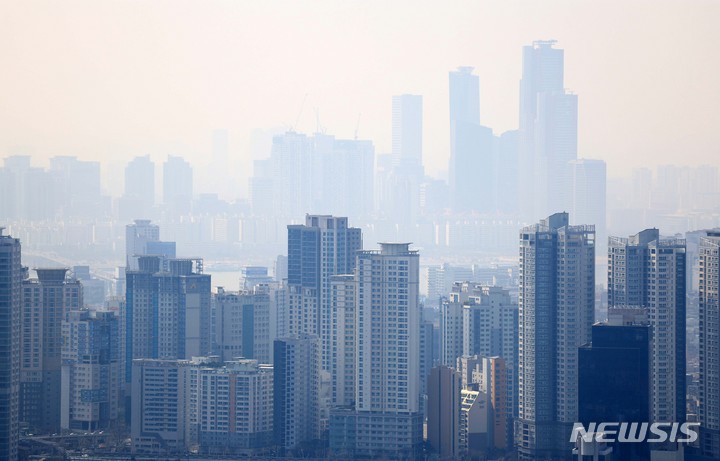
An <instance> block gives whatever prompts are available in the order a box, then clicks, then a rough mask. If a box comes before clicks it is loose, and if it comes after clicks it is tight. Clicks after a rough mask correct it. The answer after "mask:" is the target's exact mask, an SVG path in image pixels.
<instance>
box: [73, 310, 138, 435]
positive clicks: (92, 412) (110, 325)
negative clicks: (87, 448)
mask: <svg viewBox="0 0 720 461" xmlns="http://www.w3.org/2000/svg"><path fill="white" fill-rule="evenodd" d="M62 329H63V345H62V386H61V396H62V397H61V403H60V424H61V427H62V428H63V429H80V430H86V431H94V430H97V429H100V428H106V427H108V426H109V425H110V424H111V423H113V422H115V421H116V420H117V418H118V413H119V404H120V397H119V394H120V389H121V384H124V377H121V376H120V370H121V365H122V361H123V360H124V357H121V356H120V330H119V324H118V317H117V316H115V314H114V313H113V312H109V311H92V312H91V311H70V312H68V314H67V318H66V320H64V321H63V323H62Z"/></svg>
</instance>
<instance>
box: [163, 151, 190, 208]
mask: <svg viewBox="0 0 720 461" xmlns="http://www.w3.org/2000/svg"><path fill="white" fill-rule="evenodd" d="M192 199H193V170H192V167H191V166H190V164H189V163H188V162H187V161H185V160H184V159H183V158H181V157H174V156H172V155H170V156H168V158H167V160H166V161H165V163H163V203H164V204H165V208H166V210H167V212H168V213H170V215H171V216H179V215H183V214H187V213H189V212H190V211H191V206H192Z"/></svg>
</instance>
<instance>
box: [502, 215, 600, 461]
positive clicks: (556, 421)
mask: <svg viewBox="0 0 720 461" xmlns="http://www.w3.org/2000/svg"><path fill="white" fill-rule="evenodd" d="M570 287H572V288H571V289H570ZM594 307H595V229H594V227H593V226H591V225H584V226H570V225H569V217H568V214H567V213H556V214H554V215H552V216H550V217H548V218H547V219H543V220H542V221H541V222H540V223H539V224H535V225H532V226H529V227H526V228H524V229H523V230H522V231H521V232H520V289H519V319H520V325H519V332H518V333H519V344H520V346H519V351H518V382H519V390H518V400H519V401H518V420H517V421H516V423H515V442H516V445H517V446H518V450H519V453H518V454H519V457H520V459H521V460H538V459H546V458H547V457H550V458H552V459H554V460H559V459H565V458H567V457H569V455H570V451H571V448H572V447H571V446H570V444H569V443H568V438H569V434H570V433H571V431H572V427H573V423H575V422H576V421H577V417H578V398H577V383H578V360H577V357H578V347H579V346H581V345H583V344H585V343H587V342H589V341H590V331H591V326H592V323H593V320H594Z"/></svg>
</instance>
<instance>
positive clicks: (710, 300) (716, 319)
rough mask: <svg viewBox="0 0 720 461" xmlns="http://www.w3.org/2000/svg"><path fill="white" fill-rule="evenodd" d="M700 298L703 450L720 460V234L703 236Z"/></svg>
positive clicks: (711, 232) (713, 233)
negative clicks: (719, 268) (719, 271)
mask: <svg viewBox="0 0 720 461" xmlns="http://www.w3.org/2000/svg"><path fill="white" fill-rule="evenodd" d="M699 260H700V261H699V268H700V271H699V272H700V274H699V277H698V286H699V297H700V447H701V449H702V452H703V454H704V455H706V456H709V457H713V458H720V363H719V362H718V357H719V356H720V275H719V274H718V265H719V263H720V232H718V231H708V232H707V236H706V237H701V239H700V247H699Z"/></svg>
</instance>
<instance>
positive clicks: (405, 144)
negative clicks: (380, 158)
mask: <svg viewBox="0 0 720 461" xmlns="http://www.w3.org/2000/svg"><path fill="white" fill-rule="evenodd" d="M422 135H423V99H422V96H420V95H414V94H402V95H398V96H393V97H392V155H393V164H394V165H411V166H422V164H423V163H422Z"/></svg>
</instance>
